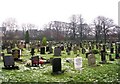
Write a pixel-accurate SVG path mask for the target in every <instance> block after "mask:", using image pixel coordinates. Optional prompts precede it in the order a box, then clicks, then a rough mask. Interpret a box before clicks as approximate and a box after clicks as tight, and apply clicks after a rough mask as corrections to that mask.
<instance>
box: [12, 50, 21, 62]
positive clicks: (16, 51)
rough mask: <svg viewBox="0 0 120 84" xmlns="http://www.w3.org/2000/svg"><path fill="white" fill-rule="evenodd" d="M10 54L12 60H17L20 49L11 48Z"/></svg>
mask: <svg viewBox="0 0 120 84" xmlns="http://www.w3.org/2000/svg"><path fill="white" fill-rule="evenodd" d="M12 55H13V58H14V60H18V59H19V58H20V50H19V49H14V50H12Z"/></svg>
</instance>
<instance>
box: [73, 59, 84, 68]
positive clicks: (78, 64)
mask: <svg viewBox="0 0 120 84" xmlns="http://www.w3.org/2000/svg"><path fill="white" fill-rule="evenodd" d="M74 67H75V69H76V70H81V69H82V57H76V58H74Z"/></svg>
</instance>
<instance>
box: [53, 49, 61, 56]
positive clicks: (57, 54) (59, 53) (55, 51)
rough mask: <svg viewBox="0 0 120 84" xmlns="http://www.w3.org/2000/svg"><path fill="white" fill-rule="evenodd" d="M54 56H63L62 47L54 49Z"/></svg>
mask: <svg viewBox="0 0 120 84" xmlns="http://www.w3.org/2000/svg"><path fill="white" fill-rule="evenodd" d="M54 56H61V49H60V47H55V49H54Z"/></svg>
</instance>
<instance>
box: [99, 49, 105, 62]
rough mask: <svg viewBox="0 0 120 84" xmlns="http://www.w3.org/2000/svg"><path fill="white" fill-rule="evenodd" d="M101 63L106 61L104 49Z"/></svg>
mask: <svg viewBox="0 0 120 84" xmlns="http://www.w3.org/2000/svg"><path fill="white" fill-rule="evenodd" d="M100 63H101V64H104V63H106V56H105V52H104V50H101V62H100Z"/></svg>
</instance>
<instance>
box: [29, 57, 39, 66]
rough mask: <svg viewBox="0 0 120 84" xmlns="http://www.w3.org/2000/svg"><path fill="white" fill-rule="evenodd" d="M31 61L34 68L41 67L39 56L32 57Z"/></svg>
mask: <svg viewBox="0 0 120 84" xmlns="http://www.w3.org/2000/svg"><path fill="white" fill-rule="evenodd" d="M31 61H32V66H33V67H36V66H39V56H34V57H31Z"/></svg>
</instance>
